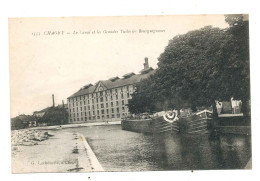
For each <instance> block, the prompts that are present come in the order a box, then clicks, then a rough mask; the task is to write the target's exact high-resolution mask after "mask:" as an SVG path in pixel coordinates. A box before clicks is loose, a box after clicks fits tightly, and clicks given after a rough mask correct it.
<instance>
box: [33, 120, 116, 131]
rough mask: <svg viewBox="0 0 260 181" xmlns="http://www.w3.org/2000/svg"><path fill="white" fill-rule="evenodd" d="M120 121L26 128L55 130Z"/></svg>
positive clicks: (110, 123)
mask: <svg viewBox="0 0 260 181" xmlns="http://www.w3.org/2000/svg"><path fill="white" fill-rule="evenodd" d="M120 124H121V121H111V122H93V123H78V124H64V125H55V126H40V127H31V128H28V129H32V130H57V129H63V128H78V127H88V126H105V125H120Z"/></svg>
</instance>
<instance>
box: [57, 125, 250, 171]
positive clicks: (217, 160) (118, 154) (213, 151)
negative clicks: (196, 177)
mask: <svg viewBox="0 0 260 181" xmlns="http://www.w3.org/2000/svg"><path fill="white" fill-rule="evenodd" d="M62 131H69V132H73V133H76V132H78V133H81V134H83V135H84V136H85V137H86V139H87V141H88V143H89V144H90V146H91V148H92V149H93V151H94V153H95V154H96V156H97V158H98V160H99V162H100V163H101V165H102V166H103V168H104V169H105V171H156V170H158V171H160V170H205V169H206V170H208V169H242V168H244V167H245V165H246V164H247V162H248V161H249V159H250V158H251V137H250V136H247V135H232V134H226V135H221V136H218V137H214V139H213V138H211V137H210V136H209V135H180V134H163V135H152V134H149V135H146V134H142V133H135V132H130V131H125V130H121V126H120V125H110V126H93V127H80V128H68V129H64V130H62Z"/></svg>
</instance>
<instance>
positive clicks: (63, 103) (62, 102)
mask: <svg viewBox="0 0 260 181" xmlns="http://www.w3.org/2000/svg"><path fill="white" fill-rule="evenodd" d="M62 107H63V108H64V100H62Z"/></svg>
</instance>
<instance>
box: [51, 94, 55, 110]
mask: <svg viewBox="0 0 260 181" xmlns="http://www.w3.org/2000/svg"><path fill="white" fill-rule="evenodd" d="M52 106H53V107H55V102H54V94H52Z"/></svg>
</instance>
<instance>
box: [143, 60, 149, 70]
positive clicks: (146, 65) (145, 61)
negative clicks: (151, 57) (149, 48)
mask: <svg viewBox="0 0 260 181" xmlns="http://www.w3.org/2000/svg"><path fill="white" fill-rule="evenodd" d="M148 68H149V63H148V58H147V57H145V58H144V70H146V69H148Z"/></svg>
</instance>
